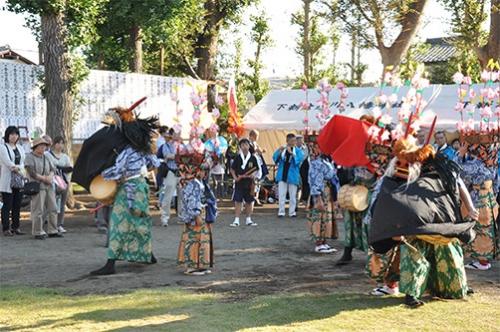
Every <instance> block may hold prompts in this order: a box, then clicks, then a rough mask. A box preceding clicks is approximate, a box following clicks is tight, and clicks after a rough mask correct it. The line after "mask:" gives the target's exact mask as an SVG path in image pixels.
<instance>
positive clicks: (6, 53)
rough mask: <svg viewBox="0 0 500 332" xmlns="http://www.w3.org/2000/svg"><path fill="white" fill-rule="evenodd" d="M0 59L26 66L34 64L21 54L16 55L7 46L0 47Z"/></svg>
mask: <svg viewBox="0 0 500 332" xmlns="http://www.w3.org/2000/svg"><path fill="white" fill-rule="evenodd" d="M0 58H4V59H12V60H19V61H21V62H24V63H26V64H28V65H34V64H35V63H34V62H33V61H31V60H29V59H27V58H25V57H23V56H22V55H21V54H19V53H17V52H16V51H13V50H12V49H11V48H10V46H9V45H3V46H0Z"/></svg>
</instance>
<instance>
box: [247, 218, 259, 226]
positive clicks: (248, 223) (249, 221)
mask: <svg viewBox="0 0 500 332" xmlns="http://www.w3.org/2000/svg"><path fill="white" fill-rule="evenodd" d="M245 224H246V225H247V226H257V224H256V223H254V222H253V221H252V219H250V218H247V220H246V223H245Z"/></svg>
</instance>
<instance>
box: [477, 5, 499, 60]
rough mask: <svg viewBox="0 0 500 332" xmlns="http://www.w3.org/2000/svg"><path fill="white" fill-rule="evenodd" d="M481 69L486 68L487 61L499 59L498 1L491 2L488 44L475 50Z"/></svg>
mask: <svg viewBox="0 0 500 332" xmlns="http://www.w3.org/2000/svg"><path fill="white" fill-rule="evenodd" d="M476 54H477V56H478V58H479V62H480V63H481V67H482V68H486V66H487V65H488V61H490V59H493V60H494V61H498V60H499V59H500V0H492V1H491V9H490V34H489V37H488V43H487V44H486V45H484V46H483V47H480V48H477V49H476Z"/></svg>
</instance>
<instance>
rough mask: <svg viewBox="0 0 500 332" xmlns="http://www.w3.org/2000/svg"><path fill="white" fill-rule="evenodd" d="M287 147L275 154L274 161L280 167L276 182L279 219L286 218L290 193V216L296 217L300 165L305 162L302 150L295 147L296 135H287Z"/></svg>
mask: <svg viewBox="0 0 500 332" xmlns="http://www.w3.org/2000/svg"><path fill="white" fill-rule="evenodd" d="M286 142H287V145H286V146H281V147H280V148H279V149H278V150H276V151H275V152H274V154H273V160H274V163H275V164H276V165H278V173H277V175H276V182H278V193H279V210H278V217H280V218H281V217H284V216H285V200H286V195H287V193H288V195H289V197H290V206H289V210H288V215H289V216H290V217H292V218H293V217H296V216H297V213H296V207H297V188H298V185H299V183H300V171H299V168H300V164H301V162H302V160H303V155H302V150H301V149H298V148H297V147H296V146H295V145H296V144H297V139H296V137H295V135H294V134H288V135H286Z"/></svg>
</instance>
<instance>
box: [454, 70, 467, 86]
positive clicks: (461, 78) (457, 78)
mask: <svg viewBox="0 0 500 332" xmlns="http://www.w3.org/2000/svg"><path fill="white" fill-rule="evenodd" d="M463 81H464V75H463V74H462V73H461V72H458V71H457V72H456V73H455V74H454V75H453V82H455V84H462V82H463Z"/></svg>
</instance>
